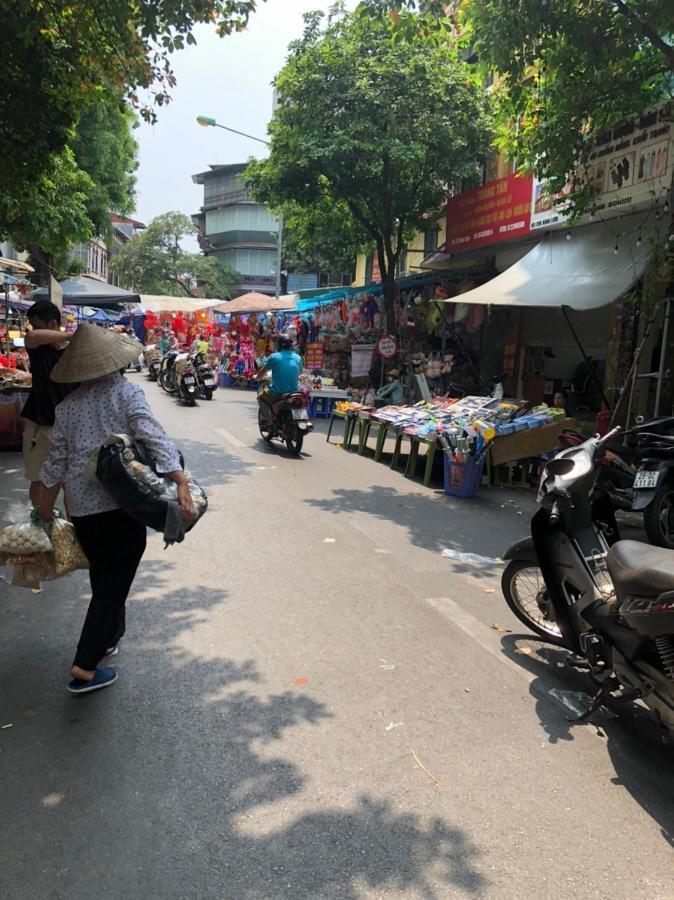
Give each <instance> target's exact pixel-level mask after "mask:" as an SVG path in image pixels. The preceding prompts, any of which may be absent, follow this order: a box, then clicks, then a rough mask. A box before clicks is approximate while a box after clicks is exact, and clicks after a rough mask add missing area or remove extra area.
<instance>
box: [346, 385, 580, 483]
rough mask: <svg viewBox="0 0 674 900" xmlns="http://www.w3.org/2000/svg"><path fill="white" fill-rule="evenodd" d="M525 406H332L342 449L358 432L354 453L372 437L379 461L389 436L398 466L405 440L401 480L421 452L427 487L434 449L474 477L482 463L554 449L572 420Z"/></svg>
mask: <svg viewBox="0 0 674 900" xmlns="http://www.w3.org/2000/svg"><path fill="white" fill-rule="evenodd" d="M526 407H527V403H526V401H523V400H496V399H492V398H487V397H465V398H463V399H461V400H454V399H451V398H434V399H433V400H431V401H428V402H420V403H417V404H415V405H401V406H394V405H391V406H385V407H382V408H380V409H373V408H372V407H367V406H362V405H360V404H356V403H350V404H337V409H336V413H337V414H338V415H341V416H343V417H344V421H345V424H344V438H343V445H344V446H345V447H346V448H349V447H350V446H351V443H352V441H353V439H354V436H355V432H356V427H357V428H358V452H359V453H360V454H363V453H364V452H365V449H366V447H367V441H368V438H369V437H370V436H371V435H372V434H376V445H375V449H374V458H375V460H379V459H381V456H382V453H383V449H384V444H385V441H386V438H387V437H393V438H394V441H395V444H394V450H393V457H392V460H391V467H392V468H398V467H399V464H400V459H401V456H402V447H403V442H404V441H405V440H409V442H410V451H409V454H408V457H407V463H406V467H405V475H406V476H407V477H411V476H412V475H414V474H415V471H416V465H417V461H418V458H419V455H420V454H419V451H420V449H421V448H422V447H425V448H426V453H425V459H426V462H425V469H424V483H425V484H429V483H430V480H431V477H432V471H433V463H434V460H435V454H436V450H437V449H439V448H441V449H442V450H444V452H445V464H446V466H452V465H454V466H465V465H466V464H467V463H468V462H469V461H471V463H472V464H473V467H475V466H479V471H480V473H481V471H482V469H483V467H484V465H485V462H486V461H487V459H489V462H490V463H491V464H492V465H500V464H503V463H507V462H511V461H513V460H519V459H525V458H528V457H532V456H539V455H541V454H544V453H547V452H549V451H551V450H553V449H555V448H556V447H557V444H558V436H559V433H560V431H562V430H563V429H564V428H567V427H570V426H571V425H572V424H573V421H572V420H569V419H567V418H566V417H565V414H564V412H563V410H556V409H551V408H550V407H547V406H541V407H536V408H535V409H531V410H526ZM473 480H474V479H473ZM459 495H460V496H464V494H463V493H460V494H459Z"/></svg>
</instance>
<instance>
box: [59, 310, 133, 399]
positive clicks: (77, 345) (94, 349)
mask: <svg viewBox="0 0 674 900" xmlns="http://www.w3.org/2000/svg"><path fill="white" fill-rule="evenodd" d="M141 352H142V348H141V346H140V345H139V344H138V343H137V342H136V341H134V340H132V339H131V338H129V337H127V336H126V335H125V334H116V333H115V332H113V331H107V330H106V329H105V328H100V327H99V326H98V325H92V324H91V322H83V323H82V324H81V325H80V326H79V328H78V329H77V331H76V332H75V334H74V335H73V337H72V340H71V341H70V343H69V344H68V346H67V347H66V349H65V350H64V351H63V353H62V354H61V358H60V359H59V361H58V362H57V363H56V365H55V366H54V368H53V369H52V371H51V377H52V380H53V381H59V382H62V383H65V384H76V383H77V382H79V381H92V380H93V379H94V378H102V377H103V376H104V375H112V373H113V372H119V371H120V370H121V369H126V367H127V366H129V365H131V363H133V362H135V361H136V360H137V359H138V357H139V356H140V354H141Z"/></svg>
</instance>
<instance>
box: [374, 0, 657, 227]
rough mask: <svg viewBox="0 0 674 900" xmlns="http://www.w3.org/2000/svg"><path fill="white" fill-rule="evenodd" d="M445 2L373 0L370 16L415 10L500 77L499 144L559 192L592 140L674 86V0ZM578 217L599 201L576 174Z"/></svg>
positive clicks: (578, 167)
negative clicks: (451, 7)
mask: <svg viewBox="0 0 674 900" xmlns="http://www.w3.org/2000/svg"><path fill="white" fill-rule="evenodd" d="M442 6H444V7H445V9H446V8H447V6H446V4H443V3H441V2H439V0H367V2H366V4H365V7H364V8H366V9H367V10H369V11H370V13H371V14H372V13H373V12H374V14H377V13H381V12H382V11H383V10H388V12H389V14H390V15H392V16H394V18H395V17H396V16H397V15H398V11H399V10H401V9H410V8H413V9H417V10H419V11H420V12H421V13H422V14H423V17H424V21H425V23H426V27H429V28H435V29H437V30H438V31H444V33H445V34H446V35H447V36H448V39H449V40H455V39H456V37H457V36H458V35H460V36H461V43H462V44H463V46H464V47H465V48H466V49H470V51H472V53H473V56H474V58H477V60H478V65H479V67H480V69H481V71H482V73H483V76H484V77H485V78H486V77H487V76H491V75H495V76H496V78H495V90H494V98H495V107H496V113H497V122H498V126H499V129H498V142H497V143H498V146H499V147H500V149H501V150H502V151H503V153H504V154H505V155H506V156H508V157H509V158H510V159H514V160H516V162H517V163H518V164H519V166H520V167H521V168H523V169H528V170H531V171H535V172H536V173H537V174H539V175H540V176H541V177H544V178H547V179H549V189H550V191H551V192H553V193H554V192H555V191H557V190H558V189H560V188H561V187H562V186H563V185H564V183H565V182H566V180H567V178H568V175H569V173H570V172H573V171H580V172H581V173H582V170H583V163H584V162H585V161H586V159H587V158H588V156H589V155H590V154H591V152H592V137H593V135H595V134H601V133H602V132H603V131H605V130H606V129H607V128H610V127H612V126H614V125H616V124H618V123H620V122H622V121H624V120H625V119H630V118H634V117H637V116H639V115H640V114H641V113H642V112H643V111H644V110H645V109H647V108H648V107H649V106H653V105H655V104H658V103H660V102H663V101H665V100H669V99H670V98H671V95H672V89H673V88H674V81H673V78H672V70H674V40H673V39H674V4H673V3H672V2H671V0H554V2H550V0H548V2H545V0H464V2H462V3H457V4H454V6H453V9H452V14H451V15H449V14H447V12H445V11H443V10H442V9H441V7H442ZM576 190H577V193H576V195H575V198H574V201H575V204H576V214H580V213H581V212H582V211H583V210H585V209H587V208H588V206H589V205H591V203H592V188H591V186H590V185H588V184H583V182H582V180H578V179H577V183H576Z"/></svg>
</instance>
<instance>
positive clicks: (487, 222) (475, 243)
mask: <svg viewBox="0 0 674 900" xmlns="http://www.w3.org/2000/svg"><path fill="white" fill-rule="evenodd" d="M532 185H533V179H532V178H531V177H530V176H525V177H521V176H519V175H516V174H512V175H506V176H505V177H504V178H497V179H495V180H494V181H489V182H487V184H483V185H482V186H481V187H477V188H473V189H472V190H470V191H464V192H463V193H462V194H457V195H456V196H455V197H450V198H449V200H448V201H447V241H446V244H445V250H446V252H448V253H459V252H461V251H463V250H472V249H474V248H475V247H483V246H486V245H488V244H497V243H500V242H501V241H509V240H513V239H515V238H521V237H526V236H527V235H528V234H529V231H530V220H531V192H532Z"/></svg>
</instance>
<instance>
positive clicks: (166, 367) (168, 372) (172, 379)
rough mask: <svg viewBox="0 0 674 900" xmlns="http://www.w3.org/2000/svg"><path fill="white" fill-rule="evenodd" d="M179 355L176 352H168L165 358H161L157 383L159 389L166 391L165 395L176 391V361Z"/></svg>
mask: <svg viewBox="0 0 674 900" xmlns="http://www.w3.org/2000/svg"><path fill="white" fill-rule="evenodd" d="M179 355H180V354H179V353H178V351H177V350H169V352H168V353H167V354H166V356H163V357H162V360H161V363H160V365H159V375H158V377H157V381H158V383H159V387H160V388H162V389H163V390H165V391H166V393H167V394H175V393H177V391H178V382H177V379H176V359H177V358H178V356H179Z"/></svg>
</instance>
